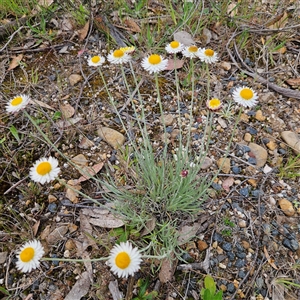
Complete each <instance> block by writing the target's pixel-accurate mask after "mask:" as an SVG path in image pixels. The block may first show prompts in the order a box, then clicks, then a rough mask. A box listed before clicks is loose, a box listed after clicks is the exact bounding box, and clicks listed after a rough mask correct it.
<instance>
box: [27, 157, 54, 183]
mask: <svg viewBox="0 0 300 300" xmlns="http://www.w3.org/2000/svg"><path fill="white" fill-rule="evenodd" d="M59 172H60V168H59V167H58V160H57V159H56V158H54V157H51V156H50V157H49V158H44V157H43V158H41V159H39V160H37V161H36V162H35V163H34V165H33V167H31V168H30V173H29V175H30V178H31V180H33V181H35V182H39V183H41V184H44V183H45V182H50V181H52V180H54V179H55V178H56V177H57V176H58V173H59Z"/></svg>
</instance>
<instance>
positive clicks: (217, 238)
mask: <svg viewBox="0 0 300 300" xmlns="http://www.w3.org/2000/svg"><path fill="white" fill-rule="evenodd" d="M213 240H214V241H217V242H219V243H222V242H223V241H224V238H223V237H222V235H221V234H220V233H217V232H215V233H214V235H213Z"/></svg>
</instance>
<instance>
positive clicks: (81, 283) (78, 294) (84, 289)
mask: <svg viewBox="0 0 300 300" xmlns="http://www.w3.org/2000/svg"><path fill="white" fill-rule="evenodd" d="M90 285H91V280H90V276H89V273H88V272H83V273H82V274H81V275H80V276H79V279H78V280H77V282H76V283H75V284H74V286H73V287H72V289H71V291H70V292H69V294H68V295H67V296H66V297H65V300H80V299H81V298H82V297H83V296H85V295H86V294H87V293H88V291H89V289H90Z"/></svg>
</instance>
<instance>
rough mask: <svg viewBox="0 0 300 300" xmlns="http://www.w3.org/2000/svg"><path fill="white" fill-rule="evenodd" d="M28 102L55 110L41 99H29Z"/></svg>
mask: <svg viewBox="0 0 300 300" xmlns="http://www.w3.org/2000/svg"><path fill="white" fill-rule="evenodd" d="M29 103H31V104H38V105H39V106H40V107H44V108H48V109H51V110H55V109H54V108H53V107H52V106H50V105H48V104H46V103H44V102H42V101H39V100H34V101H33V100H30V101H29Z"/></svg>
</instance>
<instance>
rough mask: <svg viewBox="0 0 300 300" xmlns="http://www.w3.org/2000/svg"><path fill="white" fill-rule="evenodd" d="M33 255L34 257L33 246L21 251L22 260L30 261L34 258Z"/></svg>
mask: <svg viewBox="0 0 300 300" xmlns="http://www.w3.org/2000/svg"><path fill="white" fill-rule="evenodd" d="M33 257H34V249H33V248H31V247H28V248H25V249H24V250H23V251H22V252H21V253H20V259H21V261H22V262H29V261H31V260H32V259H33Z"/></svg>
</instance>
